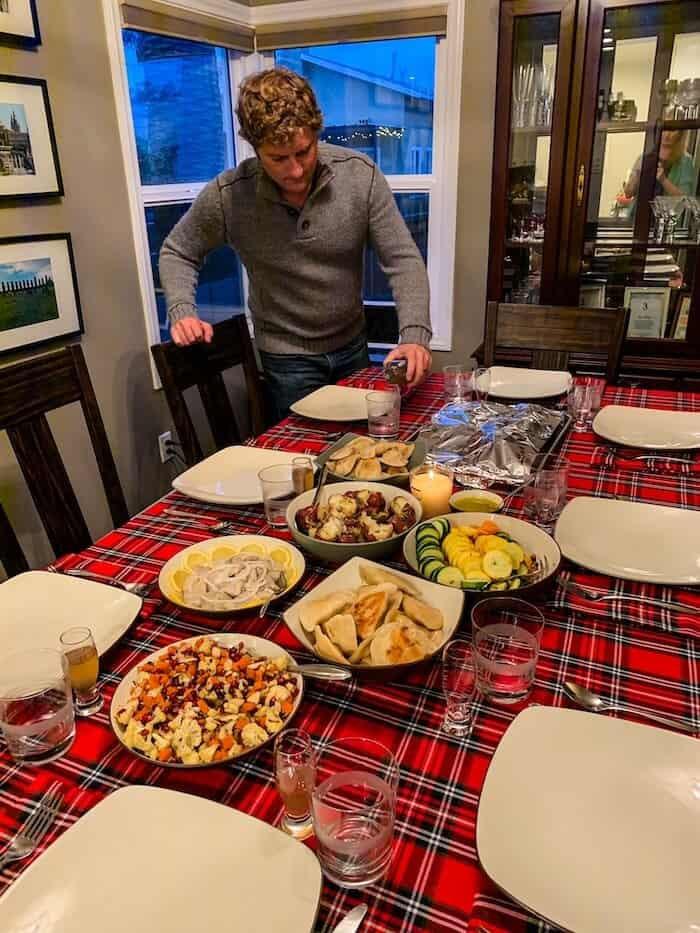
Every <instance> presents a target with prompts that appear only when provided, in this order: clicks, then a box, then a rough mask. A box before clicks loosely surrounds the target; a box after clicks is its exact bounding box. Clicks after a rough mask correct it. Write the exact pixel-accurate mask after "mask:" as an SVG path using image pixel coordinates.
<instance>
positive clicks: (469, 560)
mask: <svg viewBox="0 0 700 933" xmlns="http://www.w3.org/2000/svg"><path fill="white" fill-rule="evenodd" d="M454 566H455V567H458V568H459V570H461V571H462V573H463V574H467V573H469V571H470V570H481V557H480V556H479V554H477V553H476V551H470V552H469V553H466V554H460V555H459V557H458V558H457V560H456V561H455V563H454Z"/></svg>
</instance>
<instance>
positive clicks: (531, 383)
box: [488, 366, 571, 399]
mask: <svg viewBox="0 0 700 933" xmlns="http://www.w3.org/2000/svg"><path fill="white" fill-rule="evenodd" d="M489 371H490V373H491V379H490V382H489V387H488V393H489V396H494V397H495V398H509V399H536V398H551V397H552V396H554V395H562V394H563V393H564V392H568V391H569V387H570V386H571V375H570V374H569V373H566V372H557V371H555V370H549V369H524V368H521V367H518V366H492V367H491V368H490V370H489Z"/></svg>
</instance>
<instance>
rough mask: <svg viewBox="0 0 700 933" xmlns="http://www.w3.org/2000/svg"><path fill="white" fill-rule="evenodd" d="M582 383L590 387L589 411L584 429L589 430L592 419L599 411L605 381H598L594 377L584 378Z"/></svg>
mask: <svg viewBox="0 0 700 933" xmlns="http://www.w3.org/2000/svg"><path fill="white" fill-rule="evenodd" d="M583 383H584V385H587V386H590V387H591V411H590V414H589V416H588V418H587V421H586V427H588V428H590V427H591V426H592V425H593V419H594V418H595V416H596V415H597V414H598V412H599V411H600V405H601V402H602V401H603V393H604V392H605V384H606V383H605V379H598V378H597V377H594V376H586V377H585V378H584V380H583Z"/></svg>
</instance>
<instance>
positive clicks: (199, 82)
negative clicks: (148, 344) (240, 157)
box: [122, 29, 244, 340]
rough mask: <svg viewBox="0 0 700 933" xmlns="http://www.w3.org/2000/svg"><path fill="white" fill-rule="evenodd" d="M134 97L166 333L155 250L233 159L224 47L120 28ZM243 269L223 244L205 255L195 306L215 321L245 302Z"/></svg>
mask: <svg viewBox="0 0 700 933" xmlns="http://www.w3.org/2000/svg"><path fill="white" fill-rule="evenodd" d="M122 39H123V44H124V55H125V60H126V70H127V78H128V84H129V98H130V101H131V113H132V119H133V128H134V136H135V140H136V153H137V157H138V165H139V175H140V181H141V199H142V204H143V208H144V213H145V223H146V232H147V236H148V251H149V257H150V262H151V273H152V278H153V284H154V288H155V299H156V308H157V312H158V330H159V334H160V339H161V340H167V339H168V332H169V325H168V321H167V314H166V308H165V296H164V294H163V290H162V288H161V286H160V276H159V274H158V254H159V253H160V248H161V246H162V245H163V240H164V239H165V238H166V236H167V235H168V233H169V232H170V230H171V229H172V228H173V226H174V225H175V224H176V223H177V221H178V220H179V219H180V217H182V215H183V214H184V213H185V211H186V210H187V208H188V207H189V206H190V204H191V203H192V201H193V199H194V198H195V197H196V195H197V194H198V193H199V191H200V190H201V189H202V187H203V186H204V184H205V183H206V182H208V181H209V180H210V179H212V178H214V177H215V176H216V175H218V174H219V172H221V171H223V170H224V169H226V168H230V167H232V166H233V165H235V161H236V159H235V144H234V132H233V119H232V109H231V90H230V85H229V61H228V54H229V53H227V52H226V50H225V49H219V48H216V47H214V46H211V45H205V44H204V43H200V42H189V41H186V40H184V39H174V38H169V37H167V36H158V35H153V34H151V33H145V32H138V31H136V30H130V29H124V30H123V31H122ZM242 278H243V277H242V270H241V265H240V262H239V260H238V258H237V256H236V254H235V253H234V252H233V251H232V250H231V249H229V248H228V247H222V248H221V249H218V250H216V251H215V252H214V253H212V254H211V255H210V256H208V257H207V259H206V261H205V264H204V266H203V268H202V271H201V273H200V278H199V287H198V289H197V307H198V309H199V313H200V316H201V317H202V318H203V319H204V320H206V321H210V322H211V323H215V322H216V321H217V320H221V319H222V318H224V317H230V316H231V315H232V314H233V313H236V311H237V310H241V311H242V310H243V308H244V290H243V281H242Z"/></svg>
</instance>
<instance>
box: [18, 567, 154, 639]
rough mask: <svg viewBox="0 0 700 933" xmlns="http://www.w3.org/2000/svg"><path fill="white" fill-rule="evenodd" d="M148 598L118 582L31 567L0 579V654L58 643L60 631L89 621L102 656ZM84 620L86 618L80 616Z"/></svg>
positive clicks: (127, 626) (126, 627)
mask: <svg viewBox="0 0 700 933" xmlns="http://www.w3.org/2000/svg"><path fill="white" fill-rule="evenodd" d="M142 605H143V600H142V599H141V598H140V597H139V596H135V595H134V594H133V593H127V592H125V591H124V590H121V589H119V588H118V587H116V586H107V585H106V584H104V583H94V582H93V581H92V580H79V579H77V578H76V577H69V576H67V575H66V574H61V573H47V572H46V571H41V570H30V571H29V572H28V573H20V574H17V576H16V577H12V578H11V579H10V580H7V581H6V582H5V583H2V584H0V656H2V655H3V654H6V653H9V652H10V651H22V650H24V649H30V650H31V649H34V648H58V647H59V636H60V634H61V632H63V631H65V629H67V628H71V627H72V626H74V625H78V624H80V625H83V624H89V626H90V629H91V630H92V634H93V637H94V639H95V645H96V646H97V652H98V654H100V655H102V654H104V653H105V651H107V649H108V648H111V647H112V645H113V644H114V643H115V642H116V641H118V639H119V638H121V636H122V635H123V634H124V632H126V630H127V629H128V628H129V626H130V625H131V623H132V622H133V621H134V619H135V618H136V616H137V615H138V614H139V612H140V611H141V606H142ZM81 620H84V621H81Z"/></svg>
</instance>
